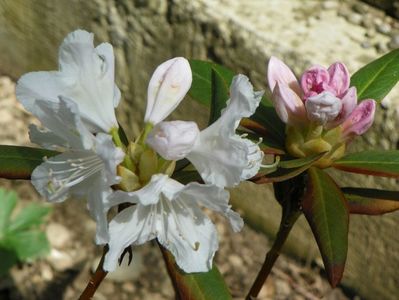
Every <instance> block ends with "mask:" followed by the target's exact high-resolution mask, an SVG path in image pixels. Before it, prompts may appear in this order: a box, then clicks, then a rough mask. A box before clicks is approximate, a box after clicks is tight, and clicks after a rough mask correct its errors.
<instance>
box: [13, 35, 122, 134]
mask: <svg viewBox="0 0 399 300" xmlns="http://www.w3.org/2000/svg"><path fill="white" fill-rule="evenodd" d="M58 60H59V71H50V72H44V71H42V72H32V73H28V74H25V75H24V76H22V77H21V78H20V79H19V80H18V84H17V87H16V94H17V98H18V99H19V101H20V102H21V103H22V104H23V105H24V107H25V108H26V109H27V110H28V111H30V112H31V113H33V114H35V109H36V101H37V100H38V99H41V100H47V101H50V102H57V101H58V97H59V96H62V97H65V98H69V99H71V100H72V101H74V102H76V104H77V105H78V106H79V112H80V115H81V118H82V121H83V122H84V123H85V124H86V126H87V127H88V128H89V130H90V131H91V132H109V131H110V130H111V128H113V127H118V122H117V121H116V117H115V112H114V107H116V106H117V105H118V103H119V100H120V97H121V94H120V91H119V89H118V87H117V86H116V85H115V82H114V60H115V58H114V52H113V49H112V46H111V45H110V44H108V43H103V44H100V45H99V46H97V47H96V48H94V46H93V34H92V33H89V32H87V31H83V30H76V31H74V32H72V33H70V34H68V35H67V37H66V38H65V39H64V41H63V43H62V44H61V46H60V49H59V55H58Z"/></svg>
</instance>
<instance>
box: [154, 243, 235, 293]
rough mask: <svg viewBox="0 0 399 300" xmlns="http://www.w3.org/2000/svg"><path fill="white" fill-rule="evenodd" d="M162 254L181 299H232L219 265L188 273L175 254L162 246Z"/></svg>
mask: <svg viewBox="0 0 399 300" xmlns="http://www.w3.org/2000/svg"><path fill="white" fill-rule="evenodd" d="M160 247H161V250H162V254H163V257H164V260H165V263H166V267H167V269H168V273H169V276H170V278H171V279H172V282H173V286H174V287H175V290H176V294H177V295H178V296H179V299H184V300H229V299H232V297H231V295H230V292H229V290H228V288H227V285H226V283H225V282H224V280H223V277H222V275H221V274H220V272H219V270H218V269H217V267H216V266H215V265H214V266H213V268H212V270H210V271H209V272H204V273H191V274H186V273H184V272H183V271H181V270H180V269H179V267H178V266H177V265H176V263H175V260H174V258H173V255H172V254H171V253H170V252H169V251H167V250H166V249H165V248H163V247H162V246H160Z"/></svg>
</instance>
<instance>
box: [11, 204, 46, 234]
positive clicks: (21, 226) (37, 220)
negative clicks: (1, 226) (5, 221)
mask: <svg viewBox="0 0 399 300" xmlns="http://www.w3.org/2000/svg"><path fill="white" fill-rule="evenodd" d="M49 211H50V208H49V207H45V206H41V205H37V204H34V203H31V204H30V205H28V206H26V207H24V208H23V209H22V210H21V211H20V212H19V214H18V215H17V216H16V217H15V218H14V219H13V220H12V222H11V224H10V225H9V226H8V231H21V230H25V229H28V228H30V227H33V226H38V225H40V224H43V222H44V217H45V216H46V215H47V214H48V213H49Z"/></svg>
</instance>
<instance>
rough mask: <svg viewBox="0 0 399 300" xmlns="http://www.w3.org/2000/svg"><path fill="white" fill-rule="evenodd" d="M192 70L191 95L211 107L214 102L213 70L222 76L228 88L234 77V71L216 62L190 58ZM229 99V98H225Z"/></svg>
mask: <svg viewBox="0 0 399 300" xmlns="http://www.w3.org/2000/svg"><path fill="white" fill-rule="evenodd" d="M190 66H191V71H192V73H193V82H192V84H191V88H190V91H189V95H190V96H191V97H192V98H193V99H194V100H196V101H198V102H199V103H201V104H204V105H206V106H208V107H211V102H212V72H214V73H216V74H217V75H218V77H219V78H222V79H223V81H224V84H225V85H226V86H227V89H228V88H229V87H230V83H231V81H232V79H233V76H234V73H233V72H232V71H231V70H229V69H227V68H225V67H223V66H221V65H218V64H215V63H212V62H208V61H201V60H196V59H191V60H190ZM224 101H227V98H226V99H225V100H224Z"/></svg>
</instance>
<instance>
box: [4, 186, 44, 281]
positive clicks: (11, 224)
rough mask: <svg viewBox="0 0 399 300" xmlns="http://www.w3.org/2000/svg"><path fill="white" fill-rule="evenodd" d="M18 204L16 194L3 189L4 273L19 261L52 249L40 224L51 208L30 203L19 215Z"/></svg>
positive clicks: (35, 256)
mask: <svg viewBox="0 0 399 300" xmlns="http://www.w3.org/2000/svg"><path fill="white" fill-rule="evenodd" d="M16 205H17V196H16V194H15V193H14V192H6V191H5V190H3V189H0V257H1V260H0V275H3V274H5V273H6V272H7V271H8V270H9V269H10V268H11V267H12V266H13V265H14V264H16V263H17V262H18V261H21V262H23V261H27V260H31V259H34V258H37V257H39V256H42V255H44V254H46V253H47V252H48V250H49V244H48V241H47V238H46V235H45V234H44V233H43V232H42V231H41V230H40V225H41V224H43V222H44V217H45V216H46V215H47V214H48V213H49V210H50V209H49V208H47V207H43V206H39V205H37V204H30V205H28V206H26V207H24V208H22V209H21V210H19V212H18V213H17V214H15V213H14V210H15V207H16Z"/></svg>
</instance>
